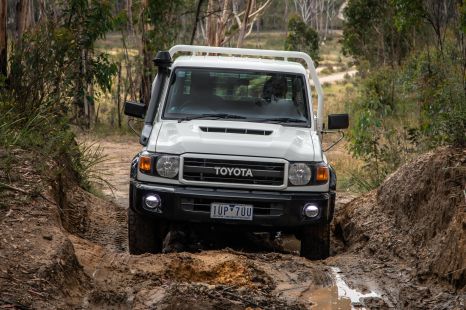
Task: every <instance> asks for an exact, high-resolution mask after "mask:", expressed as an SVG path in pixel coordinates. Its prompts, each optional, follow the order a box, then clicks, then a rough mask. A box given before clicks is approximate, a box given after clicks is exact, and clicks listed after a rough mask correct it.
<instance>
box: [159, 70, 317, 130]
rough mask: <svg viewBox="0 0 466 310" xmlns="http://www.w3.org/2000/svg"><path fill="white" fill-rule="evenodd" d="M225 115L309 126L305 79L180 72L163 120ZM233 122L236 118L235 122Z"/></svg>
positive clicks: (264, 74) (172, 84) (236, 72)
mask: <svg viewBox="0 0 466 310" xmlns="http://www.w3.org/2000/svg"><path fill="white" fill-rule="evenodd" d="M213 114H225V115H231V116H236V118H237V120H240V121H264V122H267V121H268V120H270V121H273V122H286V123H288V124H293V123H294V124H295V125H299V126H304V125H306V126H307V125H309V124H310V121H309V117H308V114H309V113H308V104H307V100H306V90H305V79H304V76H303V75H300V74H289V73H276V72H255V71H246V70H230V69H216V68H215V69H206V68H202V69H201V68H177V69H176V70H175V71H174V72H173V74H172V77H171V81H170V85H169V90H168V96H167V102H166V106H165V110H164V114H163V117H164V118H166V119H185V118H197V116H202V115H213ZM232 119H234V117H233V118H232Z"/></svg>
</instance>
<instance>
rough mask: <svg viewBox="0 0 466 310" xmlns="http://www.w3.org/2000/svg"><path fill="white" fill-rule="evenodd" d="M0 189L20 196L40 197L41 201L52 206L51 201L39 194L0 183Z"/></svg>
mask: <svg viewBox="0 0 466 310" xmlns="http://www.w3.org/2000/svg"><path fill="white" fill-rule="evenodd" d="M0 187H3V188H6V189H9V190H12V191H15V192H19V193H22V194H25V195H28V196H32V197H34V196H39V197H41V198H42V199H44V200H46V201H48V202H50V203H51V204H54V202H53V201H51V200H50V199H48V198H47V197H45V196H44V195H42V194H41V193H31V192H29V191H27V190H24V189H22V188H19V187H16V186H13V185H9V184H6V183H2V182H0Z"/></svg>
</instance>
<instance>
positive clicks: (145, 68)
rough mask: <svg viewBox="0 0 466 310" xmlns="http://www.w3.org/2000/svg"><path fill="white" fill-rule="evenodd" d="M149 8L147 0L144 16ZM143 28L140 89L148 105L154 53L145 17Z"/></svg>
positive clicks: (142, 21) (141, 95)
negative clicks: (150, 45) (150, 44)
mask: <svg viewBox="0 0 466 310" xmlns="http://www.w3.org/2000/svg"><path fill="white" fill-rule="evenodd" d="M147 9H148V3H147V1H146V2H144V7H143V12H142V16H143V17H144V15H145V14H146V10H147ZM141 23H142V25H141V30H142V34H141V37H142V68H141V70H142V75H141V77H142V78H141V89H140V98H141V100H142V101H143V102H144V104H145V105H146V106H147V105H148V104H149V100H150V90H151V85H152V74H151V69H152V53H151V51H150V47H149V38H148V37H147V25H146V23H145V20H144V18H143V19H142V20H141Z"/></svg>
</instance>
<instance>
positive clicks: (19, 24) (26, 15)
mask: <svg viewBox="0 0 466 310" xmlns="http://www.w3.org/2000/svg"><path fill="white" fill-rule="evenodd" d="M29 2H30V1H28V0H18V3H17V4H16V39H17V40H21V38H22V37H23V33H24V32H25V31H26V30H27V28H28V27H29V26H30V24H31V6H30V3H29Z"/></svg>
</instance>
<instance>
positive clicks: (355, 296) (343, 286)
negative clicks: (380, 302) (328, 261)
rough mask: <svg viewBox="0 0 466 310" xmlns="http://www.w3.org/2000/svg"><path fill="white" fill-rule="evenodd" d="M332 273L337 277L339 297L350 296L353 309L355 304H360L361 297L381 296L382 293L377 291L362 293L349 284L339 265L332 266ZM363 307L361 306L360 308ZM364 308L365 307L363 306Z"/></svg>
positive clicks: (336, 283)
mask: <svg viewBox="0 0 466 310" xmlns="http://www.w3.org/2000/svg"><path fill="white" fill-rule="evenodd" d="M331 269H332V273H333V275H334V277H335V285H336V286H337V288H338V298H348V299H349V300H351V305H352V306H351V309H356V308H354V307H353V305H354V304H360V303H361V298H368V297H375V298H380V295H379V294H377V293H375V292H372V291H371V292H370V293H367V294H363V293H360V292H358V291H356V290H354V289H352V288H350V287H349V286H348V284H347V283H346V282H345V280H343V277H342V276H341V270H340V268H338V267H331ZM358 309H361V308H358ZM363 309H364V308H363Z"/></svg>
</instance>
